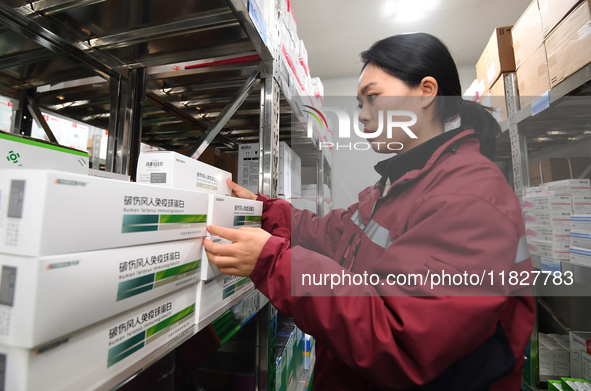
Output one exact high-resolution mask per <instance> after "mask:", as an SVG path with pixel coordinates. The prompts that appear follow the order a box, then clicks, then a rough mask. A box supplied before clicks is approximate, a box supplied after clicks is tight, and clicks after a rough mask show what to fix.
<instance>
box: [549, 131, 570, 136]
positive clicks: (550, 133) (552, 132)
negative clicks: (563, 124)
mask: <svg viewBox="0 0 591 391" xmlns="http://www.w3.org/2000/svg"><path fill="white" fill-rule="evenodd" d="M546 134H547V135H548V136H566V135H568V134H569V133H568V132H565V131H564V130H552V131H550V132H546Z"/></svg>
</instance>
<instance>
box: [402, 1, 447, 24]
mask: <svg viewBox="0 0 591 391" xmlns="http://www.w3.org/2000/svg"><path fill="white" fill-rule="evenodd" d="M438 2H439V0H400V1H399V3H398V12H397V13H396V20H397V21H399V22H415V21H417V20H419V19H421V18H423V17H424V16H425V13H426V12H427V11H433V10H434V9H435V8H436V7H437V4H438Z"/></svg>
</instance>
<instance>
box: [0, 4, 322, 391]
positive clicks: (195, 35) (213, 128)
mask: <svg viewBox="0 0 591 391" xmlns="http://www.w3.org/2000/svg"><path fill="white" fill-rule="evenodd" d="M257 12H258V9H257V7H256V6H253V3H252V1H243V0H212V1H198V2H186V1H184V0H150V1H148V2H146V1H139V0H98V1H97V0H38V1H25V0H4V1H2V2H1V3H0V41H2V42H4V43H6V44H5V45H4V46H2V47H1V48H0V93H2V94H3V95H7V96H9V97H11V98H14V99H16V100H18V102H19V105H18V111H17V114H16V121H15V128H14V131H15V132H17V133H22V134H27V132H28V134H30V130H31V128H30V121H29V123H28V125H27V123H26V121H22V119H23V118H24V117H26V116H29V115H30V114H31V113H32V114H36V115H35V117H36V119H37V121H38V122H39V123H40V124H41V126H43V128H47V129H49V127H48V125H47V124H46V123H45V121H44V119H43V116H41V115H39V110H40V109H43V110H44V111H48V112H54V113H57V114H60V115H63V116H66V117H68V118H72V119H75V120H79V121H81V122H85V123H88V124H90V125H93V126H96V127H100V128H103V129H108V132H109V141H108V148H107V162H106V170H107V171H111V172H116V173H119V174H127V175H131V176H132V179H133V176H134V175H135V170H134V167H135V166H136V164H137V158H138V156H139V152H140V143H141V142H145V143H147V144H150V145H154V146H157V147H162V148H164V149H167V150H173V151H177V152H179V153H184V154H186V155H190V156H193V157H198V156H199V155H200V154H201V153H202V152H203V151H204V150H205V149H206V148H207V147H208V146H211V147H214V148H219V149H220V150H223V151H226V152H228V153H236V151H237V146H238V145H239V144H240V143H243V142H249V141H252V140H260V145H261V147H260V148H261V150H260V156H261V163H260V173H259V185H260V189H259V190H260V192H261V193H263V194H266V195H269V196H276V195H277V194H276V190H277V175H278V143H279V141H280V140H281V139H282V140H285V141H292V142H293V143H295V144H297V152H298V153H301V154H302V155H303V156H302V157H303V160H305V161H308V162H309V161H313V162H314V164H316V158H317V152H315V151H316V143H315V141H314V140H313V139H309V138H307V137H306V134H305V124H304V119H303V117H302V115H301V111H300V109H299V105H300V104H301V101H300V99H299V96H298V95H297V94H296V93H294V89H293V86H294V85H295V83H293V80H292V78H290V76H289V72H285V70H283V74H287V75H288V77H287V78H285V77H284V78H281V77H280V72H282V65H281V62H280V61H279V56H278V54H277V53H278V45H277V44H278V42H279V40H278V31H270V30H269V29H267V28H266V26H265V25H264V22H261V21H262V17H261V15H260V14H258V15H257ZM39 87H44V88H43V89H42V90H41V89H39V90H38V88H39ZM256 92H258V93H259V94H260V97H259V96H257V95H256ZM253 93H254V94H253ZM292 112H295V113H296V118H297V121H295V122H294V123H292V115H291V113H292ZM48 134H50V132H49V133H48ZM294 134H295V135H296V137H295V138H292V135H294ZM320 156H321V155H320ZM306 159H307V160H306ZM318 165H319V167H323V163H322V161H320V162H319V163H318ZM321 183H322V182H321ZM318 187H319V189H322V186H318ZM320 191H322V190H320ZM320 205H322V204H321V203H320ZM321 207H322V206H320V208H321ZM254 314H258V315H257V316H256V320H257V322H258V323H257V325H258V328H257V329H258V334H257V339H258V353H257V377H256V390H263V391H264V390H272V389H273V383H272V377H271V376H270V373H271V372H272V367H270V365H272V363H274V361H275V360H274V350H273V348H274V346H273V332H272V324H273V318H274V316H275V315H274V310H273V308H272V307H271V306H270V304H268V303H267V302H266V299H265V298H264V297H263V296H262V295H260V294H259V293H258V292H254V293H252V294H251V295H249V296H248V297H247V298H245V299H244V300H243V301H241V302H240V303H239V304H238V305H237V306H235V307H234V308H233V309H232V310H231V311H229V312H227V313H225V314H221V316H220V317H218V318H217V319H216V320H213V321H212V323H211V324H210V326H208V327H205V328H203V330H200V331H197V332H196V334H195V335H194V336H193V337H191V335H190V334H191V333H188V334H187V335H185V336H184V337H183V338H180V339H179V340H177V341H175V343H172V344H171V345H169V346H166V347H165V348H163V349H161V350H159V351H158V352H155V353H154V354H152V355H151V356H150V357H148V358H146V359H145V360H142V362H139V363H136V364H135V365H134V366H133V368H130V370H129V371H127V372H126V373H124V374H121V375H120V376H118V377H117V378H116V379H111V380H109V382H108V384H105V389H117V388H123V387H124V386H125V385H126V384H129V382H130V380H131V379H132V378H134V377H135V376H137V374H138V373H140V372H141V371H143V370H144V369H146V368H147V367H148V366H149V365H151V364H152V363H154V362H157V361H158V360H159V359H160V358H162V357H164V356H166V355H167V354H168V353H170V352H171V351H172V350H174V349H175V348H177V347H178V346H179V345H180V344H182V343H184V342H186V341H188V340H195V339H199V338H200V335H201V336H203V335H205V334H204V333H212V332H213V334H215V338H214V339H217V340H219V341H220V344H222V343H223V342H224V341H225V340H227V339H228V338H229V337H230V336H231V335H233V334H234V333H235V332H236V331H237V330H238V329H240V327H241V326H242V325H244V323H245V322H246V321H248V319H250V318H251V317H252V316H254ZM207 335H209V334H207Z"/></svg>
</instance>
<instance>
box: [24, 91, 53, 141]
mask: <svg viewBox="0 0 591 391" xmlns="http://www.w3.org/2000/svg"><path fill="white" fill-rule="evenodd" d="M27 107H28V108H29V112H30V113H31V115H32V116H33V118H35V121H37V123H38V124H39V125H41V127H42V128H43V130H44V131H45V134H46V135H47V138H48V139H49V141H51V142H52V143H55V144H59V143H58V141H57V139H56V138H55V136H54V134H53V132H52V131H51V128H50V127H49V125H48V124H47V121H45V118H43V114H41V110H39V106H38V105H37V102H36V101H35V100H34V99H33V98H31V97H30V96H28V97H27Z"/></svg>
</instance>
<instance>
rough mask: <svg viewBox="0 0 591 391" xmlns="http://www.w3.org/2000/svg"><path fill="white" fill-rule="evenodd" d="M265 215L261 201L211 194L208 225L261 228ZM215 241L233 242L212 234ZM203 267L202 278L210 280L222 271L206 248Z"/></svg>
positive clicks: (211, 237) (211, 238) (210, 237)
mask: <svg viewBox="0 0 591 391" xmlns="http://www.w3.org/2000/svg"><path fill="white" fill-rule="evenodd" d="M262 216H263V203H262V202H260V201H252V200H245V199H242V198H236V197H224V196H216V195H213V194H212V195H210V196H209V210H208V212H207V225H217V226H219V227H224V228H232V229H239V228H242V227H252V228H260V227H261V220H262ZM207 236H208V237H209V239H210V240H211V241H212V242H214V243H232V242H231V241H229V240H226V239H222V238H221V237H219V236H211V235H210V234H209V233H207ZM202 259H203V267H202V268H201V279H202V280H210V279H212V278H214V277H215V276H219V275H220V274H221V273H220V271H219V270H218V268H217V267H216V266H215V265H213V264H210V263H209V261H208V259H207V253H206V251H205V248H204V249H203V257H202Z"/></svg>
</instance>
